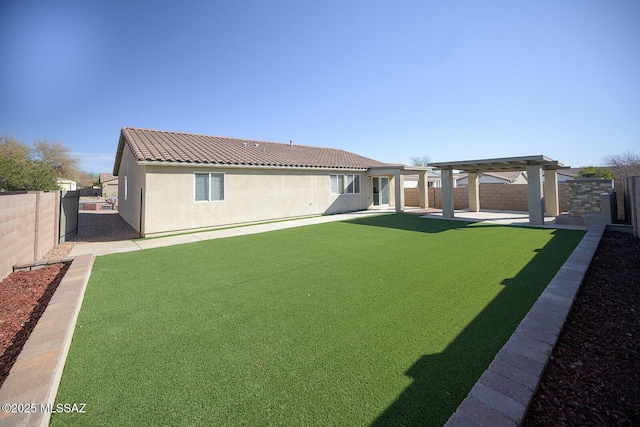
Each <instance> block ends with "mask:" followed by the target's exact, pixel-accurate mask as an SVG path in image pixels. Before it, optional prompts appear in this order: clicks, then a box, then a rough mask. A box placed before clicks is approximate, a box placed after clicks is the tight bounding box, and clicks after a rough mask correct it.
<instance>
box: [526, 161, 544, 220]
mask: <svg viewBox="0 0 640 427" xmlns="http://www.w3.org/2000/svg"><path fill="white" fill-rule="evenodd" d="M527 179H528V181H529V184H528V185H527V193H528V201H529V224H531V225H544V204H543V200H544V199H543V197H542V166H541V165H538V164H533V165H531V164H527Z"/></svg>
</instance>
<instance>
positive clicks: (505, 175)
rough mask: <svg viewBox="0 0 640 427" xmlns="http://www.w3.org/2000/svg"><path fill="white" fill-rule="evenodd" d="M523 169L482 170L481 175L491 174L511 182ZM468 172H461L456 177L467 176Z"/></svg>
mask: <svg viewBox="0 0 640 427" xmlns="http://www.w3.org/2000/svg"><path fill="white" fill-rule="evenodd" d="M522 173H523V171H511V172H482V175H486V176H492V177H494V178H498V179H501V180H503V181H509V182H513V181H515V180H516V179H518V178H519V177H520V175H522ZM468 176H469V174H467V173H462V174H460V175H459V177H458V179H463V178H466V177H468Z"/></svg>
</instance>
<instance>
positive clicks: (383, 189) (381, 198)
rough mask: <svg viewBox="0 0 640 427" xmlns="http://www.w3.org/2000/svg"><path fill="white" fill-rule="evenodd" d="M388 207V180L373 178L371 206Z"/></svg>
mask: <svg viewBox="0 0 640 427" xmlns="http://www.w3.org/2000/svg"><path fill="white" fill-rule="evenodd" d="M388 205H389V178H385V177H378V176H374V177H373V206H388Z"/></svg>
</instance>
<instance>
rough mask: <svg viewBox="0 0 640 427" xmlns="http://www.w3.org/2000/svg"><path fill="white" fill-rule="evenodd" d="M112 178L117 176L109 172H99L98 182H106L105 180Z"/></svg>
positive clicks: (111, 179)
mask: <svg viewBox="0 0 640 427" xmlns="http://www.w3.org/2000/svg"><path fill="white" fill-rule="evenodd" d="M114 179H118V177H117V176H113V174H111V173H101V174H100V178H99V182H100V183H103V182H107V181H113V180H114Z"/></svg>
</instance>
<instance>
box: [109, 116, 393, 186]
mask: <svg viewBox="0 0 640 427" xmlns="http://www.w3.org/2000/svg"><path fill="white" fill-rule="evenodd" d="M124 144H127V145H128V147H129V148H130V149H131V152H132V153H133V156H134V158H135V159H136V160H138V161H148V162H169V163H195V164H213V165H247V166H271V167H293V168H300V167H302V168H337V169H368V168H370V167H374V166H388V165H389V164H388V163H383V162H379V161H377V160H373V159H370V158H367V157H363V156H360V155H357V154H354V153H350V152H348V151H344V150H339V149H335V148H320V147H309V146H305V145H296V144H292V145H290V144H283V143H277V142H265V141H254V140H248V139H237V138H226V137H220V136H207V135H196V134H190V133H181V132H167V131H158V130H149V129H137V128H129V127H124V128H122V131H121V132H120V141H119V144H118V152H117V154H116V161H115V165H114V174H117V173H118V169H119V167H120V161H121V159H122V150H123V149H124Z"/></svg>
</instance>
